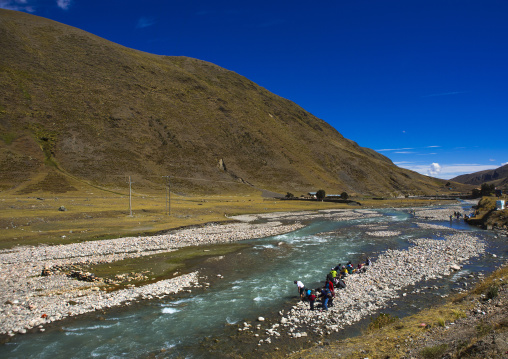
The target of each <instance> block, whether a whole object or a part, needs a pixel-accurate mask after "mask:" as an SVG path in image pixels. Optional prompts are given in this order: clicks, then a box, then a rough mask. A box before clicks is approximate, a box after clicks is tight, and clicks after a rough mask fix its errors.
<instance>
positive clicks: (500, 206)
mask: <svg viewBox="0 0 508 359" xmlns="http://www.w3.org/2000/svg"><path fill="white" fill-rule="evenodd" d="M503 209H505V206H504V200H502V199H501V200H499V201H496V210H498V211H502V210H503Z"/></svg>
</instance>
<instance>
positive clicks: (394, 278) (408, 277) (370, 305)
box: [259, 209, 485, 345]
mask: <svg viewBox="0 0 508 359" xmlns="http://www.w3.org/2000/svg"><path fill="white" fill-rule="evenodd" d="M447 211H449V210H447ZM441 212H444V211H441ZM452 212H453V209H452ZM446 215H447V212H446V213H439V211H433V218H436V216H438V217H443V216H446ZM423 225H425V224H423ZM412 244H413V245H412V246H411V247H410V248H408V249H407V250H388V251H386V252H385V253H383V254H381V255H379V257H378V258H377V260H376V261H375V262H374V263H373V264H372V265H371V266H369V267H368V269H367V271H366V272H365V273H361V274H353V275H349V276H348V277H347V279H346V281H345V282H346V286H347V287H346V288H345V289H341V290H338V289H336V292H335V293H336V298H335V299H334V303H335V305H334V306H333V307H331V308H329V310H328V311H320V310H319V307H318V310H314V311H311V310H310V309H309V304H308V303H307V302H298V303H297V304H295V305H294V306H293V307H292V308H291V309H290V310H289V311H287V312H285V313H284V312H281V313H280V315H281V318H280V321H279V322H278V323H274V324H273V325H272V326H271V328H269V329H268V330H267V331H266V333H265V334H266V336H265V337H264V338H263V339H260V341H259V344H260V345H263V344H267V343H272V342H273V341H274V340H277V338H278V337H281V336H286V337H287V336H289V337H292V338H302V337H307V336H308V335H310V334H313V335H319V336H321V335H326V334H330V333H332V332H339V331H340V330H341V329H343V328H345V327H346V326H348V325H351V324H352V323H354V322H357V321H359V320H361V319H362V318H365V317H367V316H369V315H371V314H373V313H374V312H376V311H378V310H379V309H381V308H384V307H386V306H387V305H388V302H389V301H390V300H392V299H394V298H398V297H399V296H401V295H403V296H404V295H406V292H405V290H406V289H405V288H407V287H408V286H410V285H414V284H415V283H417V282H419V281H425V280H429V279H435V278H441V277H442V276H447V275H450V274H451V273H452V272H454V271H457V270H460V268H461V264H462V263H464V262H466V261H467V260H468V259H469V258H471V257H473V256H478V255H481V254H482V253H484V251H485V245H484V243H483V242H482V241H480V240H479V239H478V238H477V237H476V236H475V235H474V234H472V233H467V232H460V231H455V230H453V229H450V234H449V235H446V236H445V238H444V240H442V239H440V240H434V239H427V238H418V239H413V240H412ZM325 274H326V273H324V274H323V277H324V275H325Z"/></svg>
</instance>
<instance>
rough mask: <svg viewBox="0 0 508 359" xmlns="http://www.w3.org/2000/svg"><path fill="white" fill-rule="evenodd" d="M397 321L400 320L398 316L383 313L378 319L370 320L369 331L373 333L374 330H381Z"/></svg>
mask: <svg viewBox="0 0 508 359" xmlns="http://www.w3.org/2000/svg"><path fill="white" fill-rule="evenodd" d="M397 320H399V318H398V317H396V316H392V315H390V314H385V313H381V314H379V315H378V316H377V317H376V318H374V319H371V320H370V323H369V327H368V328H367V331H368V332H372V331H374V330H377V329H381V328H383V327H385V326H387V325H389V324H392V323H394V322H396V321H397Z"/></svg>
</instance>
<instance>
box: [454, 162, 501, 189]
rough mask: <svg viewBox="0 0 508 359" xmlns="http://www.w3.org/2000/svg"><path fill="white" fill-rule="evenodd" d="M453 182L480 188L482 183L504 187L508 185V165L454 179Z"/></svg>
mask: <svg viewBox="0 0 508 359" xmlns="http://www.w3.org/2000/svg"><path fill="white" fill-rule="evenodd" d="M451 181H455V182H459V183H464V184H470V185H475V186H479V185H481V184H482V183H492V184H494V185H496V186H500V187H504V186H507V185H508V165H504V166H501V167H498V168H496V169H493V170H486V171H480V172H475V173H470V174H465V175H461V176H457V177H455V178H452V179H451Z"/></svg>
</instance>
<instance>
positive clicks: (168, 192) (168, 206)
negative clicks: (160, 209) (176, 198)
mask: <svg viewBox="0 0 508 359" xmlns="http://www.w3.org/2000/svg"><path fill="white" fill-rule="evenodd" d="M162 177H164V178H166V179H167V184H166V208H165V209H166V213H167V214H168V216H170V215H171V182H170V176H162Z"/></svg>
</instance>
